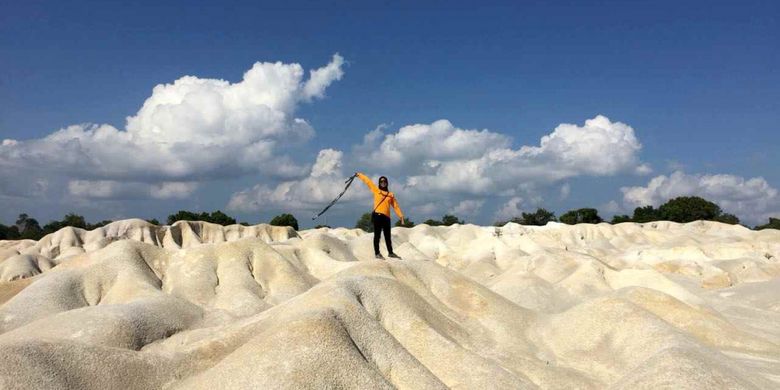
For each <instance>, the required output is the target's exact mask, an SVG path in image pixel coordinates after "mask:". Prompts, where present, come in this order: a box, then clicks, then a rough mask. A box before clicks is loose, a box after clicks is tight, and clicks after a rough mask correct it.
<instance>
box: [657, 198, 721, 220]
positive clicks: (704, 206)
mask: <svg viewBox="0 0 780 390" xmlns="http://www.w3.org/2000/svg"><path fill="white" fill-rule="evenodd" d="M658 212H659V213H660V215H661V218H662V219H664V220H667V221H674V222H693V221H698V220H705V221H712V220H714V219H715V218H717V217H718V216H719V215H720V214H721V209H720V206H718V205H717V204H715V203H712V202H710V201H708V200H706V199H703V198H700V197H698V196H680V197H677V198H674V199H672V200H669V201H668V202H666V203H664V204H662V205H661V207H659V208H658Z"/></svg>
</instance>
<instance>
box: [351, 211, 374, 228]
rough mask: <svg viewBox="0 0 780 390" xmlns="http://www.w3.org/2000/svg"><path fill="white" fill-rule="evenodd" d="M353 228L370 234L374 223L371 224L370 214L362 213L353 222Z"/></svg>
mask: <svg viewBox="0 0 780 390" xmlns="http://www.w3.org/2000/svg"><path fill="white" fill-rule="evenodd" d="M355 228H357V229H362V230H363V231H366V232H369V233H372V232H373V231H374V223H373V222H371V213H363V215H361V216H360V218H358V220H357V222H355Z"/></svg>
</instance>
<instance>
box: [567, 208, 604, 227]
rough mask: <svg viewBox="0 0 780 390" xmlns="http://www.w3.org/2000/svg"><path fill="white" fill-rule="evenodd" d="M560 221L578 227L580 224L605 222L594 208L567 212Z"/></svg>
mask: <svg viewBox="0 0 780 390" xmlns="http://www.w3.org/2000/svg"><path fill="white" fill-rule="evenodd" d="M560 221H561V222H563V223H565V224H567V225H576V224H578V223H601V222H604V220H603V219H601V217H599V212H598V211H597V210H596V209H592V208H583V209H577V210H571V211H567V212H566V213H564V214H563V215H561V218H560Z"/></svg>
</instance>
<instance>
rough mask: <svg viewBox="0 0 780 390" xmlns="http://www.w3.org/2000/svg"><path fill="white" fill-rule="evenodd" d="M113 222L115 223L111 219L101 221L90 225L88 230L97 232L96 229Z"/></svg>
mask: <svg viewBox="0 0 780 390" xmlns="http://www.w3.org/2000/svg"><path fill="white" fill-rule="evenodd" d="M111 222H114V221H112V220H110V219H106V220H103V221H100V222H95V223H88V224H87V230H95V229H97V228H99V227H103V226H106V225H108V224H109V223H111Z"/></svg>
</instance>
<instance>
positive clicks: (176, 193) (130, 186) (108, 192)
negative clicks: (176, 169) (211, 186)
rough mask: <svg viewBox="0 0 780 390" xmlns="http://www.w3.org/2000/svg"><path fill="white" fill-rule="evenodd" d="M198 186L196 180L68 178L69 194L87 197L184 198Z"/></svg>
mask: <svg viewBox="0 0 780 390" xmlns="http://www.w3.org/2000/svg"><path fill="white" fill-rule="evenodd" d="M197 188H198V183H196V182H162V183H154V184H148V183H134V182H121V181H115V180H70V181H69V182H68V192H69V193H70V195H73V196H77V197H80V198H87V199H141V198H153V199H184V198H186V197H188V196H189V195H190V194H192V192H193V191H195V189H197Z"/></svg>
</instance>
